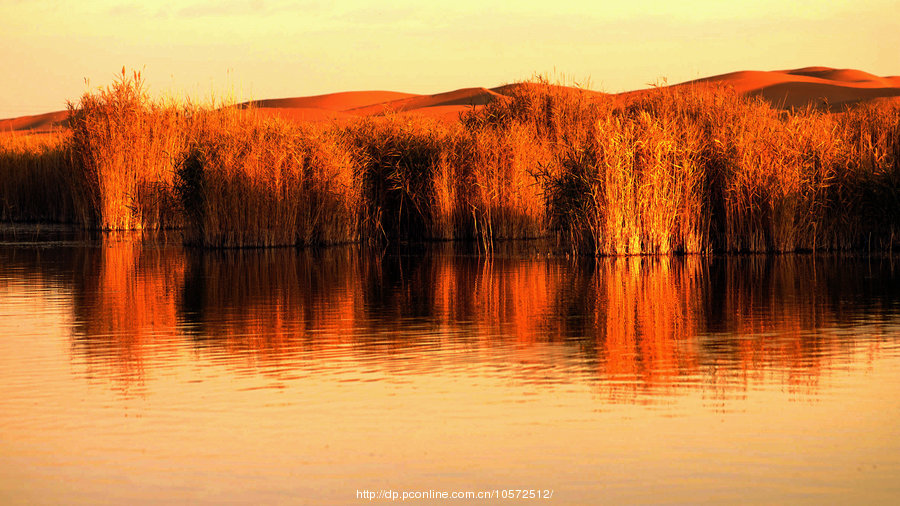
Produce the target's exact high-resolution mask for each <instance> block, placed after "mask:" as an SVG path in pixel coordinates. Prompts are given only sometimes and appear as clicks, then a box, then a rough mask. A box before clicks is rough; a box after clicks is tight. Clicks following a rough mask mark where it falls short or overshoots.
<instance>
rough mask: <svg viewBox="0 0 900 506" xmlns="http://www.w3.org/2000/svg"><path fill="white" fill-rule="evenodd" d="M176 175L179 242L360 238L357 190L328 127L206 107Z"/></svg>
mask: <svg viewBox="0 0 900 506" xmlns="http://www.w3.org/2000/svg"><path fill="white" fill-rule="evenodd" d="M200 123H201V126H200V127H198V128H197V132H196V138H195V139H194V141H193V142H192V145H191V146H190V148H189V149H187V150H186V152H185V154H184V158H183V159H182V160H181V161H180V163H179V164H178V168H177V171H176V172H177V174H176V181H177V184H176V190H177V193H178V195H179V196H180V198H181V202H182V204H183V209H184V215H185V219H186V229H185V241H186V242H187V243H189V244H196V245H200V246H207V247H226V248H227V247H270V246H307V245H323V244H337V243H346V242H354V241H357V240H358V239H359V225H358V222H359V219H360V210H361V209H362V205H363V201H362V193H361V191H360V188H359V186H358V184H357V178H356V174H355V168H354V166H353V164H352V159H351V157H350V152H349V150H348V149H346V148H345V147H344V142H343V140H342V139H340V138H339V137H338V136H337V135H336V134H335V133H334V132H330V131H326V130H323V129H321V128H317V127H315V126H307V125H300V126H298V125H295V124H292V123H287V122H284V121H281V120H278V119H276V118H267V119H260V118H258V117H256V116H255V115H254V114H253V112H252V111H250V112H247V111H241V110H239V109H229V110H224V111H219V112H212V113H208V114H207V117H206V118H204V120H203V121H202V122H200Z"/></svg>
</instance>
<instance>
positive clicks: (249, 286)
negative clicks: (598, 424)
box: [0, 239, 900, 403]
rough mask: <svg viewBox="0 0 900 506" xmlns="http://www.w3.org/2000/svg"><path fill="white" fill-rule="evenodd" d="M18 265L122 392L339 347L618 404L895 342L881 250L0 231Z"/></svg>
mask: <svg viewBox="0 0 900 506" xmlns="http://www.w3.org/2000/svg"><path fill="white" fill-rule="evenodd" d="M16 277H19V278H22V279H25V278H27V279H29V280H30V281H29V282H30V283H34V282H35V280H36V279H39V280H43V281H42V282H45V283H47V284H49V285H53V286H56V287H60V288H62V289H64V290H70V291H71V293H72V301H73V302H72V304H73V314H74V325H73V330H72V357H73V361H75V362H76V363H77V364H81V365H83V366H84V368H85V375H86V376H87V377H89V378H95V379H98V380H102V379H104V378H105V379H106V380H109V381H110V382H111V384H113V385H115V386H116V388H119V389H122V390H123V391H126V392H139V391H140V388H141V385H142V383H143V381H144V378H145V376H146V375H147V373H148V369H152V368H165V367H166V366H167V365H168V364H170V362H171V361H172V360H173V359H174V357H179V356H182V355H184V354H185V350H188V351H189V353H190V354H191V356H193V357H194V358H193V359H192V360H199V361H200V362H201V363H203V362H208V363H214V364H221V365H224V366H226V367H228V368H231V369H232V370H233V371H236V372H238V373H242V374H259V373H262V374H266V375H270V376H272V377H274V378H280V379H281V380H284V379H285V378H288V379H289V378H291V377H295V375H296V374H298V371H300V372H306V373H309V374H319V373H323V372H325V371H327V370H328V369H329V368H330V367H331V368H333V367H335V364H338V363H341V362H340V361H342V360H343V361H347V360H349V361H355V362H354V363H355V364H356V363H358V364H359V367H358V368H356V369H353V368H348V367H344V368H343V369H342V373H343V374H345V375H346V374H351V375H352V374H353V372H352V371H354V370H367V371H370V372H371V371H381V372H383V373H385V374H389V375H392V376H394V377H402V376H403V375H404V374H413V373H415V372H417V371H419V372H420V371H422V370H438V369H439V370H445V371H451V370H467V368H468V369H471V368H474V367H476V366H477V367H478V368H480V371H481V373H484V371H493V372H492V373H496V374H501V375H505V376H507V377H509V378H510V379H512V380H515V381H519V382H526V383H535V384H551V383H553V381H555V379H554V378H556V379H559V378H560V377H561V376H562V377H565V378H567V380H572V379H573V378H575V379H577V380H578V381H584V382H586V383H590V384H592V388H595V390H596V391H597V392H598V393H599V395H601V396H603V397H605V398H607V399H611V400H615V401H619V402H638V403H647V402H654V401H656V400H659V399H662V398H665V396H670V395H674V394H677V393H678V392H679V391H685V390H691V389H701V390H703V391H704V392H705V393H706V395H709V396H711V397H712V398H713V399H718V400H727V399H728V398H729V397H730V396H733V395H740V392H742V391H746V390H747V389H748V388H750V387H751V386H752V385H754V384H763V383H765V384H772V383H774V384H781V385H783V386H784V387H785V388H786V389H788V390H789V391H791V392H794V393H796V394H798V395H803V396H811V395H815V393H816V391H817V388H818V386H819V384H820V381H821V379H822V378H823V377H824V376H827V375H828V372H829V371H831V370H834V369H835V368H837V367H840V366H841V364H846V363H848V362H849V361H852V360H856V361H860V360H861V361H865V360H872V357H874V356H876V355H877V354H878V353H879V350H880V347H881V346H882V344H883V343H884V342H888V341H890V340H894V341H895V340H896V324H897V314H898V300H900V283H898V282H897V281H898V279H897V275H896V273H895V271H894V270H893V266H892V264H891V263H890V262H889V261H888V260H862V259H854V258H836V257H829V258H822V257H820V258H816V257H812V256H777V257H763V256H758V257H757V256H749V257H728V258H712V259H710V258H702V257H686V258H640V257H635V258H625V259H606V260H601V261H599V262H596V263H594V262H590V263H587V264H574V263H571V262H569V261H567V260H562V259H558V258H548V257H542V256H532V255H517V254H513V253H507V254H503V253H502V252H501V254H498V255H495V256H494V257H493V258H490V259H485V258H482V257H478V256H474V255H468V254H464V253H460V252H459V251H454V246H453V245H452V244H450V245H441V246H437V247H434V248H426V249H423V250H422V251H418V252H416V253H415V254H403V255H395V254H390V253H385V252H383V251H382V252H373V251H371V250H363V249H361V248H359V247H347V248H332V249H327V250H321V251H295V250H290V249H282V250H248V251H226V252H199V251H194V250H184V249H182V248H180V247H178V246H173V245H169V244H165V243H159V242H150V243H146V242H141V241H135V240H132V239H122V240H105V241H102V242H97V243H92V244H90V245H89V246H81V247H70V248H62V249H60V248H57V249H52V248H51V249H42V248H33V249H28V248H25V249H23V248H21V247H18V248H15V249H12V248H5V249H0V278H4V279H8V278H16ZM892 325H893V327H891V326H892ZM849 327H853V328H854V331H853V332H850V333H847V332H842V329H846V328H849ZM861 328H862V329H865V332H860V329H861ZM890 342H893V341H890ZM481 373H479V374H481ZM344 379H347V378H346V377H345V378H344ZM351 379H352V378H351ZM355 379H359V378H355ZM279 384H280V385H282V386H283V382H281V383H279V382H275V383H272V385H279Z"/></svg>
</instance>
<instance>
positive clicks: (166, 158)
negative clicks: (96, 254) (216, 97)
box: [69, 69, 190, 230]
mask: <svg viewBox="0 0 900 506" xmlns="http://www.w3.org/2000/svg"><path fill="white" fill-rule="evenodd" d="M189 116H190V114H189V110H187V109H185V108H183V107H179V106H177V105H175V104H167V103H162V102H157V101H153V100H151V99H150V97H149V95H148V93H147V91H146V89H145V87H144V82H143V79H142V77H141V74H140V73H139V72H134V73H133V74H131V75H128V74H126V72H125V70H124V69H123V70H122V74H121V76H120V77H119V78H118V79H117V80H116V81H114V82H113V83H112V84H111V85H110V86H108V87H107V88H104V89H99V90H98V91H96V92H95V93H85V94H84V95H83V96H82V97H81V100H80V101H79V102H78V103H77V104H75V103H71V102H70V103H69V121H70V125H71V128H72V153H73V159H74V167H73V169H74V171H75V174H76V177H78V178H80V179H81V181H82V184H81V186H82V188H84V191H85V192H86V195H85V196H84V197H85V198H84V203H85V208H84V209H83V210H81V213H82V214H83V215H84V216H87V217H88V222H89V225H91V226H93V227H96V228H100V229H103V230H130V229H141V228H158V227H167V226H173V225H177V218H178V215H177V211H176V209H175V206H174V205H175V201H174V194H173V192H172V188H173V175H174V161H175V160H176V159H177V157H178V155H179V154H180V153H181V152H182V151H183V150H184V145H185V141H186V139H187V134H186V129H187V128H188V124H189V122H188V119H189Z"/></svg>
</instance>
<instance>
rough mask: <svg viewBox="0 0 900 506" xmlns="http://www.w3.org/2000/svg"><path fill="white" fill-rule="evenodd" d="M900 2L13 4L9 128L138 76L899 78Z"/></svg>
mask: <svg viewBox="0 0 900 506" xmlns="http://www.w3.org/2000/svg"><path fill="white" fill-rule="evenodd" d="M898 13H900V1H898V0H871V1H869V0H860V1H828V0H803V1H797V2H791V1H786V0H752V1H744V0H736V1H730V2H723V1H721V0H701V1H694V2H677V1H673V0H661V1H659V0H629V1H621V0H618V1H615V2H604V1H598V0H591V1H578V2H565V1H559V0H557V1H547V0H543V1H532V0H519V1H516V2H508V1H505V2H494V1H490V0H474V1H473V0H456V1H454V2H441V3H439V2H426V1H422V0H410V1H406V0H404V1H390V0H381V1H361V0H347V1H342V2H329V1H323V0H308V1H300V2H288V1H281V0H222V1H215V0H179V1H166V0H163V1H153V0H145V1H141V2H136V1H134V2H133V1H128V0H98V1H90V0H86V1H83V2H70V1H63V0H0V48H2V52H0V54H2V56H0V118H4V117H12V116H20V115H25V114H35V113H41V112H48V111H52V110H59V109H63V108H64V107H65V101H66V100H75V99H77V98H78V97H79V96H80V95H81V94H82V93H83V92H84V91H85V90H86V89H88V88H87V86H86V85H85V80H86V79H87V80H88V82H89V83H90V85H91V86H94V87H96V86H100V85H106V84H109V83H110V82H111V81H112V79H113V78H114V77H115V75H116V74H117V73H118V72H119V71H120V70H121V68H122V67H123V66H124V67H126V68H128V69H138V70H143V71H144V76H145V78H146V80H147V82H148V84H149V85H150V89H151V91H153V92H156V93H170V94H175V95H182V94H188V95H190V96H191V97H194V98H197V99H203V98H208V97H209V96H210V95H211V94H216V95H218V96H222V95H228V94H235V95H237V98H276V97H287V96H302V95H314V94H320V93H329V92H335V91H348V90H376V89H377V90H394V91H406V92H413V93H436V92H441V91H448V90H452V89H456V88H462V87H468V86H485V87H492V86H497V85H500V84H504V83H508V82H513V81H518V80H522V79H527V78H529V77H531V76H532V75H533V74H535V73H540V74H552V75H556V76H562V77H565V78H567V79H569V80H574V81H577V82H579V83H582V84H584V83H589V85H590V87H591V88H593V89H598V90H601V91H608V92H617V91H624V90H628V89H635V88H641V87H645V86H646V85H647V84H648V83H654V82H658V81H660V80H661V79H664V78H665V79H667V80H668V82H670V83H674V82H681V81H685V80H689V79H694V78H698V77H705V76H709V75H715V74H721V73H725V72H731V71H736V70H748V69H752V70H775V69H787V68H798V67H804V66H812V65H824V66H830V67H837V68H857V69H861V70H865V71H867V72H871V73H874V74H878V75H896V74H900V53H898V50H897V48H898V47H900V30H897V21H898Z"/></svg>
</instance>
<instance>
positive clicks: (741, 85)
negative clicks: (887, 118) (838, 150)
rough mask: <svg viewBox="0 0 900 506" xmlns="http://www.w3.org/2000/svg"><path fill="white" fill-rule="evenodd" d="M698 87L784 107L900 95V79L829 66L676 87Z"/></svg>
mask: <svg viewBox="0 0 900 506" xmlns="http://www.w3.org/2000/svg"><path fill="white" fill-rule="evenodd" d="M696 84H711V85H723V86H729V87H733V88H734V89H735V90H736V91H738V92H739V93H744V94H747V95H754V96H756V95H758V96H761V97H762V98H764V99H765V100H767V101H769V102H771V103H772V105H774V106H776V107H784V108H787V107H806V106H807V105H813V106H817V107H828V108H830V109H832V110H837V109H840V108H842V107H844V106H846V105H851V104H854V103H858V102H862V101H867V100H872V99H876V98H881V97H896V96H900V76H891V77H879V76H876V75H872V74H869V73H868V72H863V71H861V70H854V69H833V68H829V67H805V68H801V69H794V70H775V71H755V70H749V71H741V72H731V73H728V74H722V75H718V76H712V77H706V78H703V79H697V80H695V81H689V82H687V83H681V84H677V85H675V86H676V87H677V86H688V85H696Z"/></svg>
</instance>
